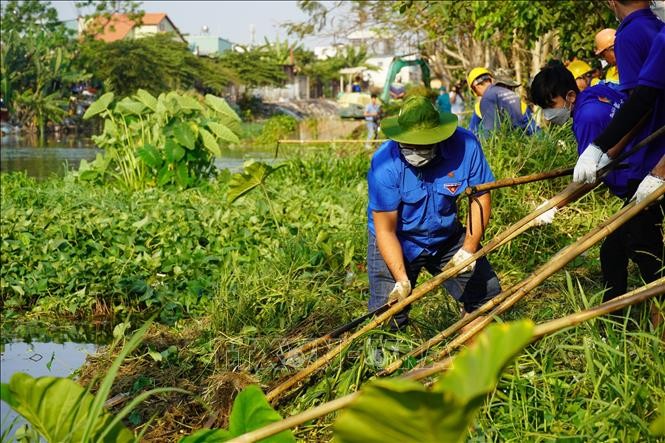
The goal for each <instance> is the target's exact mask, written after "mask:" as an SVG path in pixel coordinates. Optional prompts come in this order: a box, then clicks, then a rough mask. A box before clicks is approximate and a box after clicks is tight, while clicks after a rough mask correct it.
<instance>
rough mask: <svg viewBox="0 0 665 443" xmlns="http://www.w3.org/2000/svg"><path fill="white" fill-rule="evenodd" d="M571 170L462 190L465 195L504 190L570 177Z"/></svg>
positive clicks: (503, 180)
mask: <svg viewBox="0 0 665 443" xmlns="http://www.w3.org/2000/svg"><path fill="white" fill-rule="evenodd" d="M572 173H573V168H560V169H553V170H551V171H547V172H538V173H535V174H529V175H523V176H521V177H511V178H502V179H500V180H496V181H493V182H489V183H483V184H480V185H476V186H470V187H468V188H466V189H465V190H464V193H465V194H466V195H471V194H476V193H478V192H484V191H490V190H492V189H498V188H505V187H507V186H515V185H523V184H526V183H532V182H536V181H540V180H547V179H550V178H556V177H563V176H564V175H572Z"/></svg>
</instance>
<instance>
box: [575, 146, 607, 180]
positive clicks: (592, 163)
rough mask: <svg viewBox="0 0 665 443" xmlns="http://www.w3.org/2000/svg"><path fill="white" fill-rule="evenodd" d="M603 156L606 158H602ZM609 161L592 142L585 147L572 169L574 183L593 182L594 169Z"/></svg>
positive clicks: (594, 177)
mask: <svg viewBox="0 0 665 443" xmlns="http://www.w3.org/2000/svg"><path fill="white" fill-rule="evenodd" d="M603 156H605V157H606V158H602V157H603ZM601 159H602V160H601ZM601 162H604V163H603V164H602V166H605V165H606V164H607V163H609V157H608V156H607V154H604V153H603V151H601V150H600V148H599V147H598V146H596V145H594V144H593V143H591V144H590V145H589V146H587V147H586V149H585V150H584V152H582V155H580V158H578V159H577V163H576V164H575V169H574V170H573V181H574V182H575V183H593V182H595V181H596V171H598V169H600V168H601V167H602V166H601V165H600V164H601Z"/></svg>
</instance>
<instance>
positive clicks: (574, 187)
mask: <svg viewBox="0 0 665 443" xmlns="http://www.w3.org/2000/svg"><path fill="white" fill-rule="evenodd" d="M595 186H596V184H591V185H588V184H579V183H571V184H569V185H568V187H566V189H564V190H563V191H562V192H561V193H559V194H558V195H556V196H554V197H552V198H551V199H549V200H548V201H547V202H546V204H544V205H543V206H542V207H540V208H538V209H536V210H534V211H533V212H531V213H530V214H528V215H526V216H525V217H523V218H522V219H521V220H519V221H518V222H516V223H514V224H513V225H511V226H510V227H509V228H508V229H506V230H505V231H503V232H502V233H500V234H499V235H497V236H495V237H494V238H493V239H492V240H491V241H490V242H488V243H487V244H486V245H485V246H484V247H483V248H481V249H479V250H478V251H477V252H476V253H475V254H473V255H472V256H471V257H469V258H468V259H466V260H464V261H463V262H461V263H459V264H458V265H457V266H454V267H451V268H447V269H444V271H443V272H441V273H440V274H438V275H436V276H435V277H433V278H431V279H430V280H428V281H427V282H425V283H423V284H422V285H420V286H418V287H416V288H415V289H414V291H413V292H412V293H411V295H409V296H408V297H407V298H405V299H404V300H401V301H399V302H397V303H395V304H393V305H392V306H391V307H390V308H389V309H388V310H386V311H385V312H384V313H382V314H381V315H379V316H377V317H376V318H374V320H372V321H371V322H369V323H367V324H366V325H365V326H364V327H362V328H361V329H359V330H358V331H356V332H355V333H353V334H351V335H350V336H349V337H347V338H346V339H345V340H343V341H341V342H340V343H339V344H337V346H335V347H334V348H332V349H330V350H329V351H328V352H327V353H326V354H324V355H323V356H321V357H320V358H318V359H317V360H315V361H314V362H312V363H311V364H310V365H309V366H307V367H306V368H303V369H302V370H301V371H300V372H298V373H296V374H294V375H293V376H292V377H290V378H289V379H287V380H286V381H284V382H283V383H282V384H280V385H278V386H277V387H275V388H274V389H272V390H271V391H270V392H268V394H267V398H268V400H269V401H271V402H274V401H276V400H277V399H279V398H280V397H281V396H282V395H284V394H285V393H286V392H288V390H289V389H290V388H292V387H294V386H295V385H297V384H298V383H299V382H301V381H302V380H304V379H306V378H307V377H309V376H310V375H312V374H313V373H315V372H316V371H317V370H318V369H320V368H321V367H322V366H324V365H325V364H327V363H328V362H329V361H331V360H332V359H333V358H334V357H336V356H337V355H339V354H340V353H341V352H342V351H343V350H344V349H345V348H346V347H347V346H348V345H349V344H350V343H351V342H352V341H353V340H355V339H356V338H358V337H360V336H361V335H363V334H365V333H366V332H367V331H370V330H372V329H374V328H375V327H377V326H378V325H380V324H381V323H383V322H384V321H386V320H388V319H389V318H390V317H392V316H393V315H394V314H396V313H398V312H400V311H401V310H403V309H404V308H405V307H406V306H408V305H410V304H411V303H413V302H414V301H416V300H419V299H420V298H422V297H423V296H424V295H425V294H427V293H428V292H430V291H432V290H433V289H435V288H438V287H439V286H440V285H441V283H443V282H444V281H446V280H448V279H449V278H452V277H454V276H456V275H457V274H458V273H459V272H460V271H461V270H462V269H464V267H465V266H467V265H468V264H469V263H471V262H473V261H475V260H478V259H479V258H481V257H483V256H485V255H486V254H487V253H488V252H490V251H492V250H494V249H496V248H497V247H499V246H501V245H502V244H504V243H505V242H507V241H509V240H510V239H512V238H514V237H515V236H516V235H518V234H519V233H521V232H524V231H525V230H526V229H528V228H529V227H530V226H529V225H530V224H531V222H532V221H533V220H534V219H535V218H536V217H538V216H539V215H540V214H542V213H544V212H546V211H548V210H549V209H551V208H553V207H554V206H559V205H564V204H566V203H567V202H569V201H572V200H575V199H577V198H579V197H581V196H582V195H584V194H585V193H587V192H588V191H590V190H591V189H593V188H594V187H595Z"/></svg>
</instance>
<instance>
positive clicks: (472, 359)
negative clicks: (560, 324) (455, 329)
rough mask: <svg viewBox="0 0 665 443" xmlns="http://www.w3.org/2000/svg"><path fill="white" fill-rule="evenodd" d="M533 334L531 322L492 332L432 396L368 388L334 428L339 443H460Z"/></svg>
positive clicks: (406, 386)
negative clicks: (511, 363) (389, 442)
mask: <svg viewBox="0 0 665 443" xmlns="http://www.w3.org/2000/svg"><path fill="white" fill-rule="evenodd" d="M532 334H533V323H532V322H530V321H521V322H515V323H511V324H502V325H492V326H490V327H489V328H488V329H487V331H486V332H484V333H483V334H481V335H480V336H479V337H478V338H476V341H475V342H474V344H473V345H472V346H471V347H469V348H466V349H464V350H463V351H461V352H460V353H459V354H458V356H457V357H456V358H455V359H454V361H453V363H452V365H451V368H450V369H449V370H448V371H447V372H446V373H445V374H444V376H443V377H442V378H441V380H439V382H437V383H436V385H435V387H434V389H433V390H432V391H430V392H428V391H426V390H425V388H423V387H422V386H421V385H420V384H418V383H416V382H413V381H409V380H402V379H395V380H378V381H376V382H373V383H370V384H368V385H367V386H366V387H363V389H362V393H361V395H360V397H359V398H358V399H357V400H356V401H355V402H354V403H353V404H351V406H349V408H347V409H346V410H345V411H344V412H343V413H342V414H341V415H340V417H339V419H338V420H337V422H336V423H335V437H336V439H337V441H339V442H340V443H356V442H357V443H360V442H377V443H378V442H385V441H394V442H410V441H418V442H457V441H461V440H463V439H464V437H465V435H466V432H467V429H468V427H469V425H470V424H471V422H472V421H473V418H474V416H475V414H476V412H477V411H478V408H480V406H481V405H482V402H483V401H484V399H485V397H486V396H487V394H488V393H490V392H491V391H492V390H493V389H494V387H495V386H496V383H497V382H498V379H499V376H500V374H501V371H502V370H503V368H504V366H505V365H506V364H507V363H508V362H509V361H510V360H511V359H512V357H514V356H515V354H517V353H518V352H519V351H521V350H522V349H523V348H524V346H526V345H527V344H528V343H529V341H530V340H531V337H532Z"/></svg>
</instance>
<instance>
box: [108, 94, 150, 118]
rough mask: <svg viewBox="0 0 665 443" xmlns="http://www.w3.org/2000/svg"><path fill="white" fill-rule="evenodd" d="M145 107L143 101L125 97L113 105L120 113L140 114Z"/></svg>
mask: <svg viewBox="0 0 665 443" xmlns="http://www.w3.org/2000/svg"><path fill="white" fill-rule="evenodd" d="M145 108H146V107H145V105H144V104H143V103H141V102H137V101H135V100H132V99H131V98H129V97H125V98H123V99H122V100H120V101H119V102H118V104H117V105H116V106H115V111H116V112H119V113H120V114H122V115H132V114H133V115H141V114H142V113H143V111H144V110H145Z"/></svg>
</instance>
